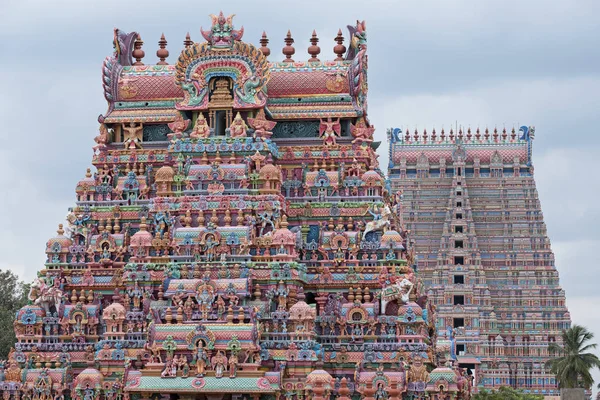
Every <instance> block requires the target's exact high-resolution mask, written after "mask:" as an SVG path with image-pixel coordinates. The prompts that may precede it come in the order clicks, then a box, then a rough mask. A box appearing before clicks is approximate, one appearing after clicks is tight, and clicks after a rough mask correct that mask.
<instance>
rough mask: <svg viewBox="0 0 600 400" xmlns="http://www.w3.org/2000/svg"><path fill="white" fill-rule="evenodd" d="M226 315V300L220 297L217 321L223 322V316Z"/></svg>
mask: <svg viewBox="0 0 600 400" xmlns="http://www.w3.org/2000/svg"><path fill="white" fill-rule="evenodd" d="M224 314H225V300H223V297H221V295H219V296H218V297H217V319H218V320H219V321H221V320H222V319H223V315H224Z"/></svg>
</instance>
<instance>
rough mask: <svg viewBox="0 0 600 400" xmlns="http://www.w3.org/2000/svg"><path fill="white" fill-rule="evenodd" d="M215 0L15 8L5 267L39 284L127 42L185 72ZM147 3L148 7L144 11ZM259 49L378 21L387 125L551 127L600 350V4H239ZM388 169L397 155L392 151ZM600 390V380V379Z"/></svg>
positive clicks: (574, 268) (1, 50) (4, 37)
mask: <svg viewBox="0 0 600 400" xmlns="http://www.w3.org/2000/svg"><path fill="white" fill-rule="evenodd" d="M212 3H213V2H208V1H199V0H195V1H191V0H188V1H185V2H182V1H169V2H165V1H160V2H159V1H153V0H147V1H145V2H143V3H140V2H133V1H121V0H120V1H115V0H103V1H91V0H86V1H81V0H54V1H42V0H38V1H31V0H0V59H1V60H2V62H0V76H1V80H0V120H1V121H2V125H3V126H2V129H1V130H0V139H1V143H2V145H1V146H0V171H2V174H1V175H0V188H1V189H0V210H1V211H0V213H1V215H2V218H1V219H0V221H1V222H2V225H3V229H2V230H0V269H5V268H10V269H11V270H13V271H15V272H17V273H18V274H19V275H20V276H21V277H22V278H24V279H26V280H31V279H32V278H33V277H34V275H35V272H36V271H37V270H39V269H40V268H41V267H42V263H43V261H44V248H45V242H46V240H47V239H48V238H49V237H51V236H52V235H53V234H54V233H55V230H56V226H57V224H58V223H59V222H62V221H63V220H64V216H65V215H66V212H67V207H69V206H72V205H73V204H74V200H75V191H74V190H75V184H76V183H77V181H78V180H79V179H81V178H82V177H83V176H84V174H85V169H86V168H87V167H90V166H91V164H90V163H91V156H92V150H91V147H92V145H93V144H94V143H93V138H94V136H96V134H97V129H98V123H97V116H98V114H100V113H104V112H105V111H106V102H105V101H104V98H103V95H102V89H101V80H100V76H101V75H100V73H101V63H102V61H103V59H104V57H105V56H107V55H109V54H111V52H112V35H113V33H112V30H113V28H114V27H118V28H119V29H121V30H124V31H126V32H130V31H137V32H139V33H140V34H141V36H142V39H143V40H144V47H143V48H144V50H145V52H146V57H145V58H144V61H145V62H146V63H147V64H153V63H155V62H156V61H157V58H156V55H155V53H156V50H157V41H158V39H159V38H160V34H161V33H162V32H164V34H165V36H166V38H167V40H168V43H169V44H168V46H167V48H168V49H169V51H170V52H171V56H170V57H169V58H168V60H167V61H169V62H171V63H173V62H175V60H176V57H177V56H178V54H179V52H180V51H181V48H182V41H183V39H184V37H185V33H186V32H187V31H189V32H190V34H191V36H192V39H194V40H196V41H200V40H201V36H200V31H199V30H200V26H203V27H204V29H206V28H208V27H210V19H209V18H208V14H210V13H215V14H216V13H218V12H219V6H218V5H213V4H212ZM142 4H144V6H142ZM221 4H223V7H225V8H223V12H224V13H225V14H231V13H235V14H236V17H235V18H234V24H235V26H236V27H238V28H239V27H240V26H242V25H243V26H244V29H245V33H244V40H246V41H249V42H253V43H255V44H258V39H259V37H260V35H261V33H262V31H263V30H265V31H266V32H267V35H268V37H269V39H270V40H271V42H270V44H269V47H270V48H271V56H270V59H271V60H275V59H283V55H282V53H281V49H282V47H283V45H284V44H283V38H284V37H285V34H286V32H287V30H288V29H290V30H291V32H292V36H293V37H294V39H295V40H296V43H295V48H296V55H295V56H294V58H295V59H296V60H305V59H308V57H309V55H308V54H307V52H306V49H307V47H308V45H309V42H308V39H309V38H310V36H311V33H312V30H313V29H316V31H317V34H318V36H319V38H320V42H319V45H320V46H321V55H320V58H321V59H332V58H333V51H332V48H333V46H334V44H335V43H334V41H333V38H334V37H335V35H336V33H337V30H338V28H343V32H344V35H345V36H346V44H348V40H347V30H346V29H345V26H346V25H348V24H354V23H355V21H356V19H361V20H363V19H364V20H366V21H367V32H368V45H369V47H368V54H369V89H370V91H369V107H370V108H369V110H370V113H369V115H370V119H371V122H372V123H373V124H374V125H375V127H376V128H377V131H376V136H377V137H378V138H379V139H380V140H383V141H385V128H386V127H392V126H400V127H402V128H406V127H410V128H411V130H412V129H414V128H415V126H416V127H418V128H419V129H422V128H424V127H426V128H427V129H428V130H430V129H431V128H432V127H434V126H435V127H436V128H437V129H438V130H439V129H440V128H441V127H442V126H446V127H449V126H450V125H453V124H455V123H458V124H459V125H463V126H471V127H472V128H476V127H477V126H479V127H481V128H482V129H483V128H484V127H486V126H488V127H490V128H493V127H494V126H497V127H499V128H502V127H503V126H506V127H507V129H510V128H512V127H513V126H515V127H517V128H518V126H520V125H535V126H536V138H535V142H534V155H533V157H534V166H535V176H536V181H537V187H538V191H539V193H540V198H541V202H542V207H543V211H544V216H545V221H546V223H547V225H548V232H549V235H550V239H551V241H552V248H553V250H554V252H555V254H556V260H557V261H556V265H557V267H558V270H559V272H560V278H561V284H562V286H563V287H564V288H565V290H566V292H567V304H568V307H569V309H570V311H571V315H572V317H573V321H574V322H575V323H580V324H583V325H585V326H587V327H589V328H590V329H592V330H593V331H594V332H595V333H596V335H597V338H596V339H597V341H599V342H600V307H598V305H599V304H600V293H599V291H598V283H599V282H600V268H599V267H600V256H599V254H600V253H599V249H600V230H599V229H598V225H599V224H600V211H599V207H598V199H599V194H600V193H599V192H600V187H599V183H600V178H599V176H598V174H599V172H598V158H597V157H599V154H600V152H599V150H600V136H599V135H598V134H597V133H596V131H597V130H598V127H599V126H600V114H599V110H600V95H599V93H600V39H599V38H600V22H599V21H600V1H598V0H577V1H575V0H568V1H566V0H565V1H557V0H550V1H549V0H539V1H525V0H516V1H515V0H498V1H496V0H493V1H492V0H485V1H481V0H472V1H459V0H453V1H447V0H439V1H425V0H422V1H414V0H411V1H408V0H406V1H391V0H388V1H372V0H364V1H360V2H359V1H351V0H346V1H344V2H339V1H324V0H319V1H313V0H302V1H299V2H292V1H284V0H278V1H262V2H261V1H252V2H251V1H227V2H221ZM379 153H380V154H381V157H380V159H381V160H382V161H383V162H382V164H383V167H384V168H385V167H386V166H387V148H386V145H385V144H383V145H382V146H381V148H380V151H379ZM596 377H597V378H600V376H598V374H597V375H596Z"/></svg>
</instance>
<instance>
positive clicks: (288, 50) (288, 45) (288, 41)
mask: <svg viewBox="0 0 600 400" xmlns="http://www.w3.org/2000/svg"><path fill="white" fill-rule="evenodd" d="M283 41H284V42H285V47H284V48H283V50H282V53H283V54H284V55H285V60H283V62H286V63H291V62H294V60H292V56H293V55H294V53H295V52H296V49H294V47H293V46H292V43H294V39H293V38H292V33H291V32H290V31H289V30H288V32H287V35H286V36H285V39H283Z"/></svg>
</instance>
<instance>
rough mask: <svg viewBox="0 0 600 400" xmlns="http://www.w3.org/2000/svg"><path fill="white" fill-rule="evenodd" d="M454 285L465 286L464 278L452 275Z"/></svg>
mask: <svg viewBox="0 0 600 400" xmlns="http://www.w3.org/2000/svg"><path fill="white" fill-rule="evenodd" d="M454 283H455V284H457V285H464V284H465V276H464V275H454Z"/></svg>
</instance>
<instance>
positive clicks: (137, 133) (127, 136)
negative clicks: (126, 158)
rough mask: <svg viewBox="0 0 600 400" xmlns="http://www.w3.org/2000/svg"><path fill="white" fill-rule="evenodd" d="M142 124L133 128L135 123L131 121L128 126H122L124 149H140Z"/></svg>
mask: <svg viewBox="0 0 600 400" xmlns="http://www.w3.org/2000/svg"><path fill="white" fill-rule="evenodd" d="M143 130H144V124H141V123H140V125H139V126H135V122H133V121H131V122H130V123H129V126H127V125H125V124H123V131H124V135H123V145H124V146H125V148H126V149H141V148H142V145H141V143H142V139H143V135H144V134H143Z"/></svg>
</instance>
